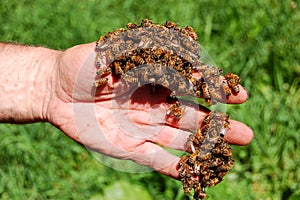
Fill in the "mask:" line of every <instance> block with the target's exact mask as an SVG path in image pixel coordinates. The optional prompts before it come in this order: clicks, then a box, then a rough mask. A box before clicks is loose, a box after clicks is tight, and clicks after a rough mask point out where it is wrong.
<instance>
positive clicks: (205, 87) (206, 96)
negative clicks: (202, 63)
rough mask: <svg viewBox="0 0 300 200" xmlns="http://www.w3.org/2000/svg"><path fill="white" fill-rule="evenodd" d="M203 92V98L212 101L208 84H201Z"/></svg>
mask: <svg viewBox="0 0 300 200" xmlns="http://www.w3.org/2000/svg"><path fill="white" fill-rule="evenodd" d="M201 90H202V94H203V98H204V99H205V100H210V93H209V90H208V85H207V83H206V82H202V83H201Z"/></svg>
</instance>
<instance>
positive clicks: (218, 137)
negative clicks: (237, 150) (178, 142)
mask: <svg viewBox="0 0 300 200" xmlns="http://www.w3.org/2000/svg"><path fill="white" fill-rule="evenodd" d="M228 119H229V116H228V115H227V114H224V113H221V112H217V111H212V112H211V113H209V114H208V115H207V116H206V117H205V119H204V120H203V124H202V126H200V128H198V129H197V130H196V133H194V134H191V135H190V137H189V139H188V141H187V146H188V148H189V149H190V151H191V152H192V153H191V154H190V155H189V156H187V155H185V156H183V157H182V158H181V160H180V162H179V163H178V168H179V173H180V179H181V181H182V184H183V189H184V191H185V192H186V193H190V192H191V190H192V188H194V191H195V192H194V199H204V198H206V197H207V195H206V193H205V187H211V186H214V185H216V184H218V183H220V182H221V181H222V180H223V177H224V176H225V175H226V173H227V172H228V171H229V169H230V168H231V167H232V166H233V163H234V160H233V159H232V158H231V155H232V149H231V146H230V145H229V144H228V143H227V142H226V141H225V140H224V136H225V134H226V132H227V129H228V127H229V121H228Z"/></svg>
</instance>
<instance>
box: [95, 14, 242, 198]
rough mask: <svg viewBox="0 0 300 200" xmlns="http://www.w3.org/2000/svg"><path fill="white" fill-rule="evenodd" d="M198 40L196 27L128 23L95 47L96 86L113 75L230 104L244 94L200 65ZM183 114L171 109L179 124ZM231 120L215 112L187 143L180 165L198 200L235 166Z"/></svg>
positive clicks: (234, 80) (228, 78)
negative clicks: (228, 137)
mask: <svg viewBox="0 0 300 200" xmlns="http://www.w3.org/2000/svg"><path fill="white" fill-rule="evenodd" d="M197 40H198V36H197V34H196V32H195V31H194V30H193V28H192V27H190V26H186V27H185V28H181V27H179V26H177V25H176V24H175V23H173V22H170V21H167V22H166V23H165V24H163V25H157V24H154V23H153V22H152V21H151V20H148V19H144V20H142V22H141V24H140V25H137V24H134V23H129V24H127V29H123V28H121V29H118V30H116V31H114V32H109V33H107V34H106V35H104V36H101V37H100V38H99V40H98V41H97V43H96V49H95V50H96V53H97V55H96V62H95V64H96V67H97V68H98V70H97V80H96V81H95V82H94V86H96V87H101V86H104V85H105V84H106V83H107V82H108V75H109V74H113V75H114V76H116V77H121V78H122V80H123V81H125V82H126V83H128V84H137V85H138V86H142V85H144V84H151V85H153V86H155V85H156V84H159V85H162V86H164V87H166V88H169V89H170V90H171V91H172V93H171V96H172V97H175V96H176V95H178V94H182V95H194V96H196V97H199V98H204V99H205V100H206V101H207V102H208V103H210V104H215V103H218V102H226V99H227V97H228V96H230V95H231V94H232V93H238V92H239V86H238V85H239V82H240V79H239V77H238V76H237V75H235V74H232V73H228V74H226V75H224V76H222V70H221V69H220V68H217V67H215V66H212V65H206V64H204V63H203V62H202V61H201V58H200V52H201V48H200V45H199V44H198V42H197ZM183 111H184V109H183V108H182V105H181V104H180V103H179V102H176V103H175V104H173V105H171V106H170V108H169V110H168V111H167V113H166V114H167V116H169V117H173V118H174V119H175V120H180V119H181V117H182V116H183ZM228 119H229V117H228V115H226V114H223V113H220V112H211V113H210V114H209V115H207V117H206V118H205V119H204V122H203V124H202V126H200V128H199V129H198V130H197V131H196V132H195V133H194V134H192V135H190V137H189V140H188V141H187V146H188V147H189V148H190V150H191V152H192V153H191V154H190V155H189V156H187V155H186V156H183V157H182V159H181V160H180V162H179V164H178V169H179V172H180V179H181V181H182V183H183V188H184V191H185V192H187V193H189V192H191V190H192V189H194V191H195V192H194V199H203V198H205V197H206V194H205V191H204V189H205V187H210V186H214V185H216V184H218V183H219V182H221V181H222V179H223V177H224V176H225V174H226V173H227V172H228V170H229V169H230V167H232V166H233V159H232V158H231V154H232V151H231V147H230V146H229V144H228V143H226V141H225V140H224V135H225V133H226V131H227V129H228V127H229V122H228Z"/></svg>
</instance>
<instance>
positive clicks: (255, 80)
mask: <svg viewBox="0 0 300 200" xmlns="http://www.w3.org/2000/svg"><path fill="white" fill-rule="evenodd" d="M295 2H296V1H295ZM295 2H294V4H293V3H292V1H289V0H288V1H280V0H272V1H271V0H255V1H247V2H244V1H238V0H232V1H225V0H220V1H217V0H200V1H194V0H186V1H171V0H166V1H164V3H161V1H159V0H152V1H138V0H101V1H96V0H94V1H92V0H90V1H72V0H59V1H51V2H49V1H47V2H45V1H42V0H34V1H18V2H17V1H15V2H14V1H8V0H2V1H1V4H0V24H1V26H0V41H6V42H8V41H11V42H17V43H22V44H31V45H42V46H45V47H49V48H54V49H66V48H68V47H71V46H73V45H76V44H80V43H87V42H91V41H95V40H97V38H98V37H99V36H100V35H103V34H105V33H106V32H108V31H112V30H114V29H115V28H119V27H124V26H125V25H126V24H127V23H128V22H139V21H140V20H141V19H142V18H150V19H152V20H153V21H155V22H159V23H163V22H164V21H165V20H172V21H174V22H177V23H178V24H180V25H183V26H184V25H190V26H192V27H194V28H195V30H196V31H197V32H198V34H199V43H200V44H201V45H202V46H204V47H205V48H206V50H207V51H208V52H209V54H210V56H211V57H212V58H213V59H214V61H215V63H217V65H218V66H220V67H222V68H223V69H224V71H225V72H227V71H232V72H234V73H237V74H239V75H240V76H241V79H242V84H243V85H244V86H245V87H246V88H247V89H248V91H249V94H250V98H249V100H248V102H247V103H245V104H243V105H238V106H228V109H227V110H228V112H229V114H230V116H231V117H232V118H235V119H238V120H240V121H243V122H244V123H246V124H247V125H249V126H250V127H251V128H253V130H254V132H255V138H254V141H253V142H252V143H251V144H250V145H249V146H247V147H234V158H235V160H236V164H235V168H234V169H233V170H232V171H231V172H230V174H228V175H227V176H226V179H225V180H224V181H223V182H222V183H221V184H219V185H218V186H216V187H213V188H209V189H208V194H209V195H210V197H211V198H210V199H237V200H238V199H249V200H250V199H272V200H273V199H275V200H280V199H290V200H294V199H299V198H300V183H299V180H300V168H299V166H300V158H299V156H300V150H299V149H300V148H299V145H300V137H299V133H300V62H299V60H300V26H299V24H300V12H299V11H300V9H299V8H300V3H298V5H297V6H296V7H295V6H294V5H295ZM2 84H3V83H2ZM0 141H1V142H0V177H1V178H0V199H21V198H22V199H108V198H109V199H120V198H119V196H118V195H120V194H119V193H121V194H123V196H127V197H128V196H132V195H133V193H134V194H137V195H136V196H138V197H139V198H142V197H144V199H147V198H148V199H149V198H152V199H160V200H163V199H176V200H181V199H189V198H188V197H187V196H184V194H183V192H182V189H181V183H180V182H178V181H175V180H172V179H170V178H168V177H164V176H162V175H159V174H157V173H154V172H151V173H143V174H131V173H125V172H120V171H117V170H113V169H111V168H108V167H106V166H104V165H103V164H101V163H100V162H98V161H97V160H96V159H94V158H93V156H91V155H90V153H89V152H88V151H87V150H86V149H85V148H83V147H81V146H79V145H78V144H76V143H75V142H73V141H72V140H70V139H69V138H67V137H66V136H65V135H64V134H63V133H61V132H59V131H58V130H56V129H55V128H54V127H52V126H50V125H49V124H45V123H37V124H30V125H10V124H1V125H0ZM115 188H119V193H118V194H117V193H116V194H115V196H114V192H112V191H115V190H116V189H115ZM128 188H132V191H130V190H129V189H128ZM128 192H129V193H128ZM111 195H112V196H111ZM121 196H122V195H121ZM121 199H122V198H121ZM123 199H126V198H125V197H124V198H123Z"/></svg>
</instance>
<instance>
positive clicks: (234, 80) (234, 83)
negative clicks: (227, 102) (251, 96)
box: [224, 73, 240, 93]
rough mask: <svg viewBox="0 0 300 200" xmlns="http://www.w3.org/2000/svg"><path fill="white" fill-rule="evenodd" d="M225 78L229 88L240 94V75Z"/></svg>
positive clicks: (231, 74)
mask: <svg viewBox="0 0 300 200" xmlns="http://www.w3.org/2000/svg"><path fill="white" fill-rule="evenodd" d="M224 77H225V79H226V81H227V83H228V85H229V87H230V88H232V89H233V91H234V92H235V93H239V92H240V88H239V83H240V78H239V77H238V75H236V74H233V73H228V74H226V75H225V76H224Z"/></svg>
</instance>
